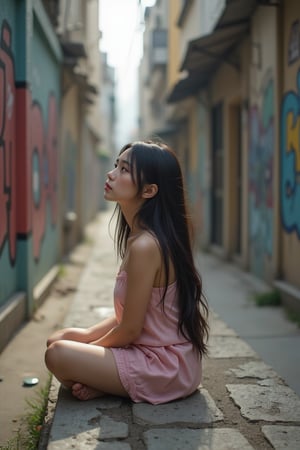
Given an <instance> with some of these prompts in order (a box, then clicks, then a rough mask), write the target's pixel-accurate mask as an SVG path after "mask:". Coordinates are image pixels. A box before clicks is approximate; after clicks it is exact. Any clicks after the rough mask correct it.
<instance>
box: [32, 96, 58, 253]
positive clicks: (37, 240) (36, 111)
mask: <svg viewBox="0 0 300 450" xmlns="http://www.w3.org/2000/svg"><path fill="white" fill-rule="evenodd" d="M47 118H48V122H47V124H46V127H45V126H44V120H43V119H44V117H43V111H42V108H41V106H40V105H39V104H38V103H37V102H34V103H33V105H32V108H31V118H30V120H31V155H30V156H31V157H30V160H31V174H32V176H31V177H30V178H31V180H32V185H31V189H30V192H31V205H32V237H33V255H34V258H35V259H36V260H38V258H39V254H40V247H41V242H42V239H43V236H44V234H45V230H46V220H47V203H48V204H49V206H50V213H51V224H52V225H53V226H54V225H55V224H56V220H57V107H56V99H55V96H54V95H53V94H50V95H49V99H48V114H47Z"/></svg>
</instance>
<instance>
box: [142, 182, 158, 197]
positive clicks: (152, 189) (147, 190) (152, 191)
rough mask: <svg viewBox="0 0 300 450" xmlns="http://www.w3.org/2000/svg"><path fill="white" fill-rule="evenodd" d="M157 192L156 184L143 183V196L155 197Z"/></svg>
mask: <svg viewBox="0 0 300 450" xmlns="http://www.w3.org/2000/svg"><path fill="white" fill-rule="evenodd" d="M157 192H158V186H157V184H145V186H144V188H143V194H142V197H143V198H152V197H155V195H156V194H157Z"/></svg>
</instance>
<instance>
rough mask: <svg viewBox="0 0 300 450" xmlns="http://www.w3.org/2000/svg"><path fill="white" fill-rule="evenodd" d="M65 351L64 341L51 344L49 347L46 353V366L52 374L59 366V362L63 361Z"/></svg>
mask: <svg viewBox="0 0 300 450" xmlns="http://www.w3.org/2000/svg"><path fill="white" fill-rule="evenodd" d="M62 351H63V342H62V341H53V342H50V343H49V345H48V346H47V350H46V353H45V364H46V366H47V367H48V369H49V370H50V371H51V372H52V370H53V368H54V367H55V366H57V363H58V361H59V360H60V359H61V354H62Z"/></svg>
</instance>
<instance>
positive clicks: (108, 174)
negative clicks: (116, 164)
mask: <svg viewBox="0 0 300 450" xmlns="http://www.w3.org/2000/svg"><path fill="white" fill-rule="evenodd" d="M114 171H115V169H112V170H110V171H109V172H107V177H108V178H109V179H110V180H112V179H113V177H114Z"/></svg>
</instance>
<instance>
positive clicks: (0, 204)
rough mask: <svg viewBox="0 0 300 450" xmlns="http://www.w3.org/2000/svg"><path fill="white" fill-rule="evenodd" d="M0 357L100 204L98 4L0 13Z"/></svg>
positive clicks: (13, 0)
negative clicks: (0, 352) (0, 353)
mask: <svg viewBox="0 0 300 450" xmlns="http://www.w3.org/2000/svg"><path fill="white" fill-rule="evenodd" d="M0 34H1V37H0V111H1V112H0V351H1V350H2V348H4V346H5V345H6V343H7V342H8V340H9V339H10V337H11V336H12V334H13V333H14V332H15V331H16V329H17V328H18V326H20V324H22V322H23V321H24V320H26V319H28V318H30V317H31V316H32V314H33V312H34V311H35V309H36V308H37V307H38V305H39V304H40V302H41V301H42V300H43V298H44V297H45V295H46V293H47V290H48V288H49V286H50V285H51V283H52V281H53V280H54V279H55V277H56V275H57V273H58V268H59V264H60V261H61V258H62V256H63V255H66V254H67V253H68V252H69V251H70V250H71V249H72V248H73V247H74V245H75V244H76V243H77V242H78V241H79V240H80V239H81V238H82V236H83V233H84V228H85V226H86V224H87V223H88V222H89V221H90V220H91V219H92V218H93V217H94V216H95V214H96V213H97V211H98V210H99V208H100V206H103V204H102V203H101V202H102V196H103V185H104V171H105V167H106V164H107V160H108V157H107V155H106V156H103V155H101V146H100V143H101V134H102V132H101V126H102V125H101V98H100V96H99V92H100V84H101V70H100V68H101V61H100V52H99V37H100V33H99V27H98V0H90V1H89V2H81V1H76V0H75V1H69V0H61V1H56V0H44V1H42V0H3V1H2V2H1V8H0Z"/></svg>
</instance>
